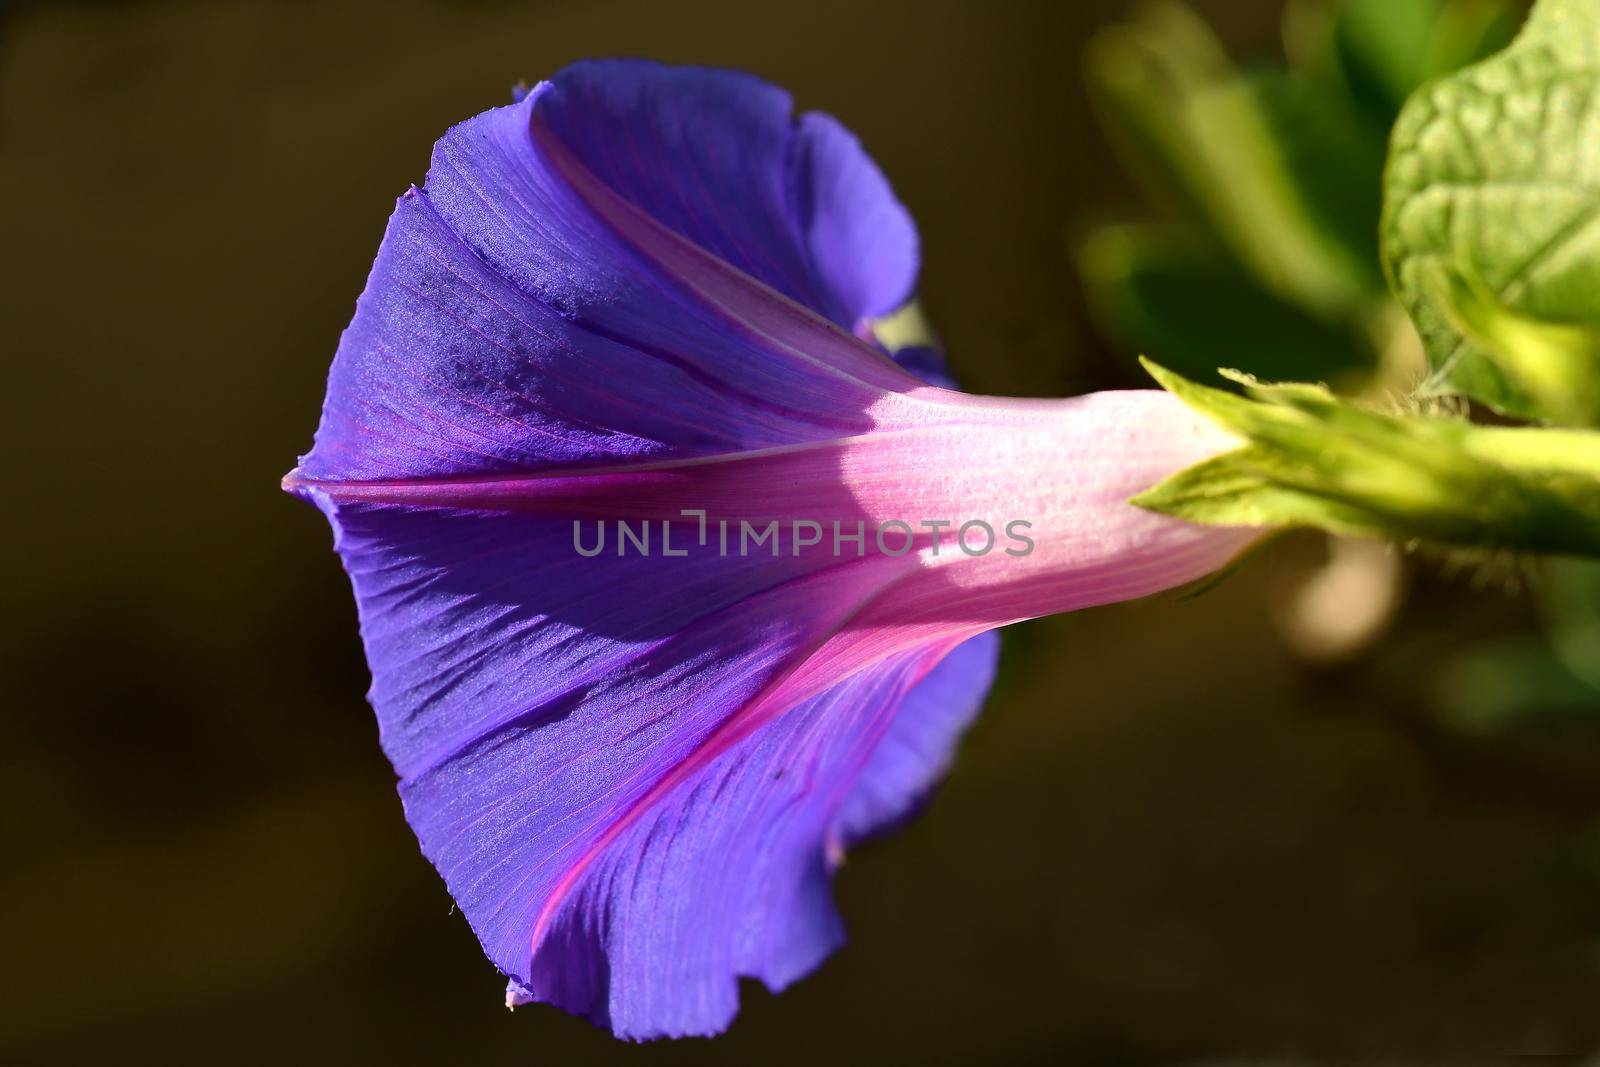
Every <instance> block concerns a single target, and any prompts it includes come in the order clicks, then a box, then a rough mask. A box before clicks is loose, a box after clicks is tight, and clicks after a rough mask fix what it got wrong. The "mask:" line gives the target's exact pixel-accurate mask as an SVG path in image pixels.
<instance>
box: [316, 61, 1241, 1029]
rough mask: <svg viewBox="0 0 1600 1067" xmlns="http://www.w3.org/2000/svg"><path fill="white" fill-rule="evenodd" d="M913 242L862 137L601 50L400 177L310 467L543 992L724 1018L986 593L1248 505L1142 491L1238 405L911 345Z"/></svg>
mask: <svg viewBox="0 0 1600 1067" xmlns="http://www.w3.org/2000/svg"><path fill="white" fill-rule="evenodd" d="M917 264H918V254H917V239H916V233H915V230H914V228H913V226H912V223H911V220H910V218H909V217H908V216H907V214H906V211H905V209H904V208H903V207H901V205H900V204H899V202H898V201H897V200H896V199H895V197H894V195H893V193H892V192H891V190H890V188H889V186H888V184H887V182H886V181H885V180H884V177H883V175H882V174H881V173H880V172H879V171H878V169H877V167H876V166H875V165H874V164H873V163H872V161H871V160H870V159H869V158H868V157H867V156H866V154H865V153H864V152H863V151H862V149H861V146H860V144H859V143H858V142H857V141H856V139H855V138H854V137H853V136H851V135H850V134H849V133H848V132H847V131H846V130H845V129H844V128H843V127H842V126H841V125H840V124H839V123H838V122H836V121H835V120H833V119H832V118H829V117H828V116H826V115H821V114H816V113H809V114H803V115H800V116H798V117H795V116H793V114H792V111H791V104H790V99H789V97H788V96H787V95H786V94H785V93H784V92H782V91H781V90H779V89H777V88H775V87H773V86H770V85H767V84H765V83H763V82H761V81H759V80H758V79H756V78H754V77H751V76H748V75H745V74H738V73H732V72H727V71H718V70H706V69H697V68H670V67H664V66H660V65H657V64H654V63H647V62H637V61H595V62H585V63H580V64H577V65H576V66H573V67H569V68H568V69H566V70H565V71H563V72H562V73H560V74H559V75H557V76H556V77H555V78H554V79H553V80H552V81H550V82H546V83H544V84H541V85H539V86H537V87H536V88H534V89H533V90H532V91H530V92H528V93H526V94H524V95H523V96H522V97H521V99H519V100H518V101H517V102H516V103H514V104H512V105H511V106H508V107H503V108H499V109H496V110H493V111H489V112H487V113H485V114H483V115H479V116H478V117H476V118H474V119H471V120H469V121H467V122H464V123H462V124H461V125H459V126H456V127H454V128H453V129H451V130H450V131H449V132H448V133H446V134H445V136H444V137H443V139H441V140H440V141H439V143H438V145H437V147H436V149H435V151H434V155H433V160H432V164H431V167H430V169H429V172H428V177H427V181H426V184H425V185H424V187H423V188H421V189H412V190H411V191H409V192H408V193H406V194H405V195H404V196H403V197H401V198H400V201H399V203H398V206H397V207H396V209H395V212H394V215H393V216H392V218H391V219H390V221H389V226H388V231H387V233H386V234H385V236H384V239H383V243H382V246H381V247H380V249H379V252H378V257H377V260H376V262H375V263H374V265H373V268H372V274H371V276H370V278H369V279H368V282H367V287H366V291H365V292H364V293H363V294H362V296H361V299H360V301H359V303H358V304H357V307H356V313H355V318H354V320H353V321H352V322H351V324H350V326H349V328H348V329H347V330H346V331H345V334H344V336H343V338H342V340H341V342H340V344H339V349H338V353H337V355H336V356H335V358H334V362H333V368H332V371H331V373H330V376H329V382H328V393H327V400H326V402H325V404H324V407H323V412H322V422H321V425H320V428H319V429H318V430H317V434H316V442H315V446H314V447H313V449H312V451H311V452H310V454H309V455H307V456H305V457H303V459H302V460H301V462H300V466H299V467H298V468H297V469H296V470H295V471H294V472H292V473H291V474H290V475H288V476H287V478H286V479H285V486H286V488H288V489H289V490H291V491H292V492H295V493H297V494H299V495H301V496H303V497H306V498H308V499H309V500H311V501H313V502H314V503H315V504H316V505H317V506H318V507H320V508H321V509H322V510H323V512H324V513H325V514H326V515H327V517H328V519H329V521H330V522H331V523H332V525H333V529H334V541H335V547H336V549H337V550H338V552H339V554H340V556H341V557H342V559H343V562H344V565H345V567H346V569H347V570H348V572H349V574H350V577H351V580H352V582H353V585H354V588H355V595H356V600H357V604H358V608H359V613H360V619H361V633H362V638H363V641H364V643H365V647H366V654H367V661H368V663H369V665H370V667H371V671H372V679H373V681H372V688H371V691H370V694H369V696H370V699H371V702H372V705H373V707H374V709H375V710H376V712H377V716H378V721H379V725H380V731H381V740H382V744H383V747H384V750H385V752H386V753H387V754H388V756H389V758H390V760H391V761H392V762H393V764H394V767H395V770H396V772H397V773H398V775H399V778H400V795H401V798H402V800H403V802H404V806H405V813H406V818H407V820H408V821H409V822H410V824H411V826H412V828H413V829H414V830H415V832H416V834H417V837H418V839H419V841H420V842H421V845H422V849H423V851H424V852H425V853H426V854H427V856H428V858H429V859H430V860H431V861H432V862H433V863H434V865H435V866H436V867H437V868H438V870H439V871H440V873H441V874H442V875H443V876H444V879H445V882H446V883H447V885H448V887H449V890H450V893H451V894H452V896H453V897H454V898H455V900H456V901H457V903H458V904H459V905H460V907H461V910H462V911H463V913H464V914H465V915H466V918H467V919H468V921H469V922H470V923H471V925H472V927H473V930H474V931H475V932H476V934H477V936H478V938H479V940H480V941H481V942H482V945H483V947H484V950H485V952H486V953H487V954H488V956H489V958H490V959H491V960H492V961H493V962H494V964H495V965H496V966H497V967H498V968H499V969H500V970H501V971H502V972H503V973H504V974H505V975H506V976H507V977H508V978H509V980H510V981H509V993H508V1001H509V1002H510V1003H512V1004H519V1003H524V1002H529V1001H541V1002H546V1003H550V1004H555V1005H558V1006H560V1007H562V1008H564V1009H566V1010H568V1011H571V1012H575V1013H578V1014H581V1015H584V1016H586V1017H588V1018H589V1019H591V1020H593V1021H595V1022H596V1023H598V1024H600V1025H602V1026H605V1027H607V1028H609V1029H610V1030H612V1031H613V1032H614V1033H616V1034H617V1035H619V1036H622V1037H628V1038H648V1037H656V1036H662V1035H687V1034H709V1033H714V1032H717V1031H719V1030H721V1029H723V1028H724V1027H726V1026H727V1024H728V1023H729V1021H730V1020H731V1019H732V1017H733V1015H734V1013H735V1012H736V1010H737V1006H738V979H739V978H740V977H741V976H746V977H753V978H757V979H760V980H761V981H762V982H764V983H766V985H768V986H769V987H771V988H772V989H774V990H777V989H782V988H783V987H784V986H786V985H787V984H788V983H790V982H792V981H794V980H795V979H797V978H799V977H801V976H802V975H804V974H806V973H807V972H809V971H811V970H812V969H813V968H815V967H816V966H817V965H818V964H819V963H820V962H821V961H822V959H823V958H824V957H826V956H827V955H828V953H829V952H830V951H832V950H833V949H834V948H835V947H836V946H838V945H839V943H840V942H841V939H842V931H841V924H840V920H839V917H838V915H837V914H836V912H835V911H834V908H833V906H832V903H831V900H830V895H829V881H830V876H831V874H832V872H833V870H834V868H835V867H836V866H837V864H838V863H839V861H840V858H841V857H842V856H843V854H844V852H845V850H846V849H848V848H849V847H850V846H851V845H852V844H853V843H854V842H856V841H858V840H860V839H862V838H863V837H865V836H867V835H868V834H871V833H872V832H874V831H876V830H878V829H880V828H883V827H886V826H888V825H889V824H892V823H894V822H895V821H897V820H899V819H901V818H903V817H904V816H906V815H907V814H908V813H909V812H910V811H911V810H912V809H913V808H914V806H915V805H916V804H917V803H918V801H919V800H920V799H921V798H922V797H923V796H924V795H925V794H926V793H927V791H928V790H929V788H930V787H931V786H932V785H933V784H934V782H935V781H936V780H937V779H938V778H939V777H940V775H941V774H942V772H943V771H944V769H945V767H946V766H947V764H948V763H949V760H950V758H951V755H952V752H953V749H954V747H955V745H956V743H957V740H958V738H959V736H960V734H961V733H962V731H963V730H964V728H965V727H966V726H967V725H968V724H969V723H970V722H971V720H972V718H973V717H974V715H975V714H976V713H977V711H978V708H979V706H980V704H981V703H982V700H983V697H984V695H985V693H986V691H987V689H988V687H989V684H990V681H991V679H992V676H993V671H994V665H995V657H996V649H997V644H996V640H995V635H994V632H993V631H994V630H995V629H996V628H997V627H1000V626H1003V625H1005V624H1007V623H1011V622H1015V621H1017V620H1021V619H1026V618H1030V617H1035V616H1039V615H1044V614H1048V613H1053V612H1059V611H1068V610H1072V609H1075V608H1080V607H1085V606H1088V605H1093V604H1102V603H1106V602H1110V601H1115V600H1122V599H1126V598H1130V597H1136V596H1142V595H1145V594H1148V593H1153V592H1156V591H1158V590H1162V589H1167V588H1170V587H1173V586H1176V585H1179V584H1182V583H1185V582H1188V581H1190V580H1192V579H1194V578H1197V577H1199V576H1201V575H1203V574H1205V573H1207V572H1209V571H1212V570H1214V569H1215V568H1217V567H1218V566H1220V565H1222V564H1223V563H1225V562H1226V561H1227V560H1228V559H1229V558H1230V557H1231V556H1233V555H1234V554H1235V553H1236V552H1237V551H1238V550H1239V548H1240V547H1241V545H1242V544H1243V543H1244V541H1245V538H1246V536H1247V535H1246V534H1244V533H1241V532H1239V531H1236V530H1229V529H1215V528H1208V527H1202V526H1198V525H1192V524H1189V523H1186V522H1183V521H1181V520H1177V519H1172V518H1168V517H1166V516H1162V515H1156V514H1152V513H1150V512H1147V511H1142V510H1139V509H1137V508H1134V507H1132V506H1130V505H1128V504H1127V503H1126V501H1127V499H1128V498H1129V497H1130V496H1132V495H1133V494H1135V493H1137V492H1139V491H1141V490H1143V489H1146V488H1148V487H1149V486H1151V485H1153V484H1155V483H1156V482H1158V481H1160V480H1162V479H1163V478H1164V477H1166V476H1168V475H1170V474H1172V473H1174V472H1176V471H1178V470H1180V469H1182V468H1184V467H1186V466H1188V465H1190V464H1192V463H1195V462H1197V461H1200V460H1203V459H1206V458H1208V457H1210V456H1212V455H1215V454H1217V453H1218V452H1221V451H1224V450H1226V449H1227V448H1229V447H1232V446H1233V445H1234V444H1235V443H1236V442H1235V439H1234V438H1232V437H1230V436H1229V435H1228V434H1227V433H1225V432H1224V431H1222V430H1220V429H1217V428H1216V427H1215V426H1214V425H1213V424H1212V423H1210V422H1209V421H1207V420H1206V419H1205V417H1204V416H1202V415H1198V414H1195V413H1192V412H1191V411H1190V410H1189V409H1187V408H1186V407H1185V406H1184V404H1183V402H1182V401H1180V400H1178V399H1176V398H1174V397H1172V396H1170V395H1168V394H1165V393H1162V392H1159V391H1139V392H1120V393H1101V394H1096V395H1091V396H1085V397H1080V398H1076V399H1070V400H1056V401H1041V400H1014V399H996V398H989V397H978V396H969V395H966V394H962V393H959V392H956V391H954V390H952V389H949V388H946V387H944V386H942V385H940V384H934V381H937V380H941V379H939V375H940V374H941V373H942V372H941V371H940V370H939V369H938V368H937V367H931V364H930V358H931V357H930V355H929V353H928V352H926V351H919V352H917V353H914V354H912V356H911V357H909V358H906V360H905V365H902V364H901V363H897V362H896V361H895V360H894V359H893V358H891V357H890V356H889V355H888V354H887V352H886V351H885V349H884V348H883V347H882V346H880V345H879V344H878V343H877V341H876V339H875V335H874V332H873V328H872V323H873V322H874V321H875V320H877V319H879V318H881V317H882V316H885V315H887V314H889V313H890V312H893V311H894V310H895V309H897V308H899V307H901V306H902V305H903V304H904V303H905V302H906V301H907V300H908V299H909V298H910V296H911V294H912V290H913V288H914V284H915V280H916V273H917ZM930 367H931V369H930ZM914 371H918V372H920V374H919V373H917V372H914ZM922 375H928V377H924V376H922ZM930 378H931V379H933V380H930Z"/></svg>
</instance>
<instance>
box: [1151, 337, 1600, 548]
mask: <svg viewBox="0 0 1600 1067" xmlns="http://www.w3.org/2000/svg"><path fill="white" fill-rule="evenodd" d="M1145 366H1146V369H1148V370H1149V371H1150V373H1151V375H1152V376H1153V377H1154V378H1155V379H1156V381H1158V382H1159V383H1160V384H1161V385H1162V386H1163V387H1164V388H1166V389H1167V390H1168V391H1169V392H1171V393H1173V394H1174V395H1176V396H1178V397H1179V398H1180V399H1182V400H1183V401H1184V402H1185V403H1187V404H1189V406H1191V407H1192V408H1194V409H1195V410H1197V411H1199V412H1201V413H1202V414H1204V415H1206V416H1208V417H1210V418H1211V419H1213V420H1214V421H1216V422H1217V423H1219V424H1220V425H1222V426H1223V427H1224V428H1226V429H1228V430H1230V431H1232V432H1233V433H1235V434H1237V435H1238V436H1239V437H1240V438H1241V443H1240V444H1241V447H1239V448H1237V449H1235V450H1233V451H1231V452H1226V453H1223V454H1222V455H1219V456H1216V457H1214V458H1213V459H1210V460H1207V461H1206V462H1204V463H1201V464H1198V465H1197V466H1194V467H1190V468H1188V469H1187V470H1183V471H1180V472H1179V473H1177V474H1175V475H1173V476H1172V477H1170V478H1168V479H1167V480H1166V481H1164V482H1162V483H1161V484H1159V485H1157V486H1155V487H1154V488H1152V489H1149V490H1147V491H1146V492H1144V493H1141V494H1140V495H1138V496H1137V497H1134V498H1133V501H1132V502H1133V503H1134V504H1135V505H1137V506H1139V507H1142V508H1146V509H1149V510H1151V511H1157V512H1160V513H1162V514H1165V515H1171V516H1173V517H1176V518H1181V519H1186V520H1188V521H1190V522H1198V523H1204V524H1207V525H1215V526H1253V527H1264V528H1286V527H1299V526H1305V527H1316V528H1320V529H1324V530H1328V531H1331V532H1334V533H1342V534H1352V535H1357V536H1364V537H1377V538H1383V539H1387V540H1394V541H1400V542H1403V543H1407V544H1425V545H1431V546H1435V547H1439V548H1452V549H1474V550H1483V549H1488V550H1512V551H1526V552H1540V553H1551V554H1565V555H1583V556H1600V433H1593V432H1589V431H1583V430H1552V429H1538V428H1504V427H1488V426H1474V425H1472V424H1470V423H1467V422H1465V421H1463V420H1461V419H1457V418H1452V417H1447V416H1441V415H1424V414H1391V413H1387V412H1380V411H1375V410H1372V409H1370V408H1367V407H1364V406H1362V405H1360V404H1357V403H1354V402H1351V401H1348V400H1342V399H1339V398H1337V397H1335V396H1334V395H1333V394H1331V393H1330V392H1328V390H1327V389H1326V388H1324V387H1322V386H1319V385H1305V384H1288V385H1264V384H1262V383H1259V382H1256V381H1255V380H1254V379H1251V378H1249V377H1248V376H1245V375H1239V374H1236V373H1231V374H1229V375H1228V376H1229V377H1231V378H1232V379H1233V380H1234V381H1236V382H1238V383H1239V384H1240V385H1241V386H1242V387H1243V388H1244V395H1242V396H1241V395H1238V394H1235V393H1230V392H1227V391H1225V390H1222V389H1215V388H1211V387H1208V386H1203V385H1199V384H1197V383H1195V382H1192V381H1189V380H1188V379H1185V378H1182V377H1180V376H1178V375H1176V374H1173V373H1172V372H1170V371H1167V370H1164V369H1163V368H1160V367H1157V366H1155V365H1154V364H1152V363H1149V362H1148V361H1147V362H1146V364H1145Z"/></svg>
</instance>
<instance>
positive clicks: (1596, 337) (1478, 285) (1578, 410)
mask: <svg viewBox="0 0 1600 1067" xmlns="http://www.w3.org/2000/svg"><path fill="white" fill-rule="evenodd" d="M1430 292H1431V294H1432V297H1433V300H1434V302H1435V303H1437V304H1438V305H1439V307H1440V308H1442V309H1443V310H1444V312H1445V315H1446V318H1447V319H1448V321H1449V323H1450V325H1451V327H1452V328H1454V329H1455V330H1456V332H1457V333H1459V334H1460V335H1461V336H1462V337H1464V338H1465V339H1466V340H1467V341H1468V342H1470V343H1471V344H1472V345H1473V346H1474V347H1475V348H1476V349H1477V350H1478V351H1480V352H1482V353H1484V355H1485V356H1486V357H1487V358H1489V359H1490V360H1492V361H1493V362H1494V364H1495V366H1496V367H1498V368H1499V369H1500V370H1501V371H1502V372H1503V373H1504V374H1505V375H1506V376H1507V379H1508V380H1509V381H1510V382H1512V383H1513V384H1514V385H1516V386H1517V387H1518V388H1520V389H1521V390H1522V391H1523V392H1524V393H1525V394H1526V395H1527V396H1528V397H1529V398H1530V400H1531V401H1532V402H1533V405H1534V408H1535V410H1537V411H1538V412H1539V413H1540V414H1542V415H1544V416H1545V417H1546V418H1548V419H1550V420H1551V421H1552V422H1556V423H1559V424H1561V425H1567V426H1572V425H1577V426H1595V425H1600V331H1596V330H1594V329H1592V328H1590V327H1588V326H1568V325H1563V324H1560V323H1549V322H1540V321H1538V320H1537V319H1531V318H1529V317H1527V316H1526V315H1521V314H1519V313H1517V312H1516V311H1513V310H1512V309H1511V308H1508V307H1506V306H1505V304H1503V303H1502V302H1501V301H1500V299H1499V298H1498V297H1497V296H1496V295H1495V294H1494V292H1493V291H1492V290H1490V289H1489V287H1488V286H1487V285H1486V284H1485V283H1484V282H1483V280H1482V279H1481V278H1478V277H1477V276H1476V275H1471V274H1466V273H1464V272H1462V271H1459V270H1450V269H1445V270H1442V271H1441V273H1440V276H1439V279H1438V280H1437V283H1436V284H1434V285H1433V287H1432V289H1431V290H1430Z"/></svg>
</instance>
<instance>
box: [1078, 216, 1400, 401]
mask: <svg viewBox="0 0 1600 1067" xmlns="http://www.w3.org/2000/svg"><path fill="white" fill-rule="evenodd" d="M1077 261H1078V273H1079V275H1080V276H1081V278H1082V279H1083V283H1084V288H1085V291H1086V292H1087V294H1088V298H1089V306H1090V309H1091V310H1092V311H1093V312H1094V314H1095V316H1096V318H1097V319H1099V320H1100V323H1101V327H1102V329H1103V330H1104V331H1105V332H1106V333H1107V334H1108V335H1110V336H1112V337H1114V338H1116V339H1117V341H1118V344H1119V347H1121V348H1123V349H1125V350H1129V351H1134V352H1148V353H1149V354H1150V355H1151V356H1152V357H1153V358H1155V359H1157V360H1159V361H1160V362H1161V363H1163V364H1165V365H1166V366H1169V367H1172V368H1173V369H1175V370H1177V371H1178V372H1179V373H1182V374H1188V375H1191V376H1192V375H1201V374H1210V373H1211V371H1212V369H1213V368H1215V367H1217V366H1220V365H1223V364H1227V365H1230V366H1236V367H1241V368H1243V369H1245V370H1247V371H1249V372H1250V373H1252V374H1257V375H1260V376H1262V377H1264V378H1274V379H1282V378H1302V379H1304V378H1314V379H1322V378H1329V377H1335V376H1341V375H1351V374H1362V373H1364V372H1366V371H1369V370H1370V369H1371V368H1372V366H1373V364H1374V362H1375V360H1376V356H1375V354H1374V353H1373V351H1372V346H1371V344H1370V343H1369V342H1368V341H1367V340H1366V339H1365V338H1364V337H1362V336H1360V335H1358V334H1356V333H1355V332H1354V331H1352V330H1351V329H1348V328H1342V327H1337V326H1332V325H1328V324H1325V323H1323V322H1322V321H1320V320H1318V319H1317V318H1315V317H1314V316H1312V315H1310V314H1308V313H1307V312H1305V311H1303V310H1302V309H1301V308H1299V307H1298V306H1296V305H1294V304H1291V303H1288V302H1287V301H1284V300H1282V299H1280V298H1278V297H1277V296H1275V295H1273V294H1272V293H1270V292H1267V291H1266V290H1265V289H1263V288H1261V286H1259V285H1257V284H1256V282H1255V280H1254V279H1253V278H1251V277H1250V276H1249V275H1248V274H1246V273H1244V271H1243V270H1241V269H1240V268H1239V267H1238V266H1237V265H1236V264H1235V263H1234V262H1233V261H1232V260H1230V259H1229V258H1228V256H1227V254H1226V252H1225V251H1223V250H1222V249H1219V248H1216V247H1215V246H1214V245H1212V244H1211V243H1209V242H1206V241H1204V240H1197V239H1195V238H1193V237H1190V236H1187V235H1184V234H1182V233H1181V232H1177V231H1174V230H1173V229H1170V228H1166V227H1158V226H1108V227H1103V228H1101V229H1099V230H1096V231H1095V232H1094V233H1092V234H1091V235H1090V236H1089V238H1088V239H1087V240H1086V241H1084V242H1083V243H1082V244H1081V245H1080V246H1079V248H1078V256H1077Z"/></svg>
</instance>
